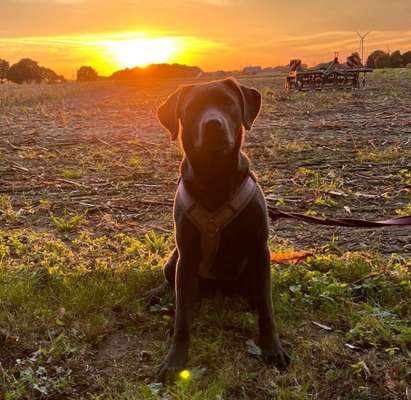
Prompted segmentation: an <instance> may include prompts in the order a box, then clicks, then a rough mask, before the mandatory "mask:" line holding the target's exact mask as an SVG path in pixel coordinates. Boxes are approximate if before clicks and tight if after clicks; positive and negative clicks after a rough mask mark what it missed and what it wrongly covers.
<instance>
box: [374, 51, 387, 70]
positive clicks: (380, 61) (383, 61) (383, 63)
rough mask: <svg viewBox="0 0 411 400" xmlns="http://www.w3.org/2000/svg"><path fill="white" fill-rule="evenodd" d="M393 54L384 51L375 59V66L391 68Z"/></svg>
mask: <svg viewBox="0 0 411 400" xmlns="http://www.w3.org/2000/svg"><path fill="white" fill-rule="evenodd" d="M390 67H391V56H390V55H389V54H388V53H383V54H380V55H379V56H377V58H376V59H375V68H390Z"/></svg>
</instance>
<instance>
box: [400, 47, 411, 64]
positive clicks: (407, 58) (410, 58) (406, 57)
mask: <svg viewBox="0 0 411 400" xmlns="http://www.w3.org/2000/svg"><path fill="white" fill-rule="evenodd" d="M402 59H403V61H404V65H408V64H411V50H410V51H407V52H406V53H404V54H403V55H402Z"/></svg>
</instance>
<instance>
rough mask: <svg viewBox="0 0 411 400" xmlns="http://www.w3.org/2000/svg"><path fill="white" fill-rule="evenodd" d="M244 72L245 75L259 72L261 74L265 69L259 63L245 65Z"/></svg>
mask: <svg viewBox="0 0 411 400" xmlns="http://www.w3.org/2000/svg"><path fill="white" fill-rule="evenodd" d="M242 72H243V74H244V75H257V74H261V73H262V72H263V69H262V68H261V67H260V66H259V65H258V66H250V67H244V68H243V71H242Z"/></svg>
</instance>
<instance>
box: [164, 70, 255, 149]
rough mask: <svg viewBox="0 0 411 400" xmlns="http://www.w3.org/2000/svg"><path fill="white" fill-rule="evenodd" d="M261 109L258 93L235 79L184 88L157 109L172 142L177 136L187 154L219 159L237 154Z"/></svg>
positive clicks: (179, 89)
mask: <svg viewBox="0 0 411 400" xmlns="http://www.w3.org/2000/svg"><path fill="white" fill-rule="evenodd" d="M260 107H261V95H260V93H259V92H258V91H257V90H255V89H251V88H248V87H245V86H243V85H240V84H239V83H237V81H235V80H234V79H231V78H229V79H223V80H217V81H212V82H209V83H202V84H195V85H185V86H181V87H180V88H178V89H177V90H176V91H175V92H174V93H172V94H171V95H170V96H169V97H168V98H167V100H166V101H165V102H164V103H162V104H161V105H160V107H159V109H158V112H157V116H158V119H159V120H160V122H161V124H162V125H163V126H164V127H165V128H166V129H167V130H168V131H169V132H170V135H171V138H172V139H173V140H175V139H176V138H177V137H178V136H179V134H180V135H181V142H182V145H183V148H184V150H185V152H186V154H187V155H188V156H189V157H190V155H193V154H194V155H200V156H204V155H209V156H211V157H218V156H219V155H227V154H229V153H231V152H233V151H235V150H238V149H239V148H240V145H241V139H242V132H243V127H244V128H245V129H247V130H249V129H251V126H252V124H253V122H254V120H255V118H256V117H257V115H258V113H259V111H260Z"/></svg>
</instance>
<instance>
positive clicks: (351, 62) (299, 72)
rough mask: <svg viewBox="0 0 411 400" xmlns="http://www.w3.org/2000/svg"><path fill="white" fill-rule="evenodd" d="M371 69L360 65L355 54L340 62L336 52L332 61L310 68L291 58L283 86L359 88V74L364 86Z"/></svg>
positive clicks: (295, 88)
mask: <svg viewBox="0 0 411 400" xmlns="http://www.w3.org/2000/svg"><path fill="white" fill-rule="evenodd" d="M372 71H373V70H372V69H370V68H365V67H364V66H363V65H362V63H361V59H360V57H359V56H358V55H357V54H353V55H351V56H349V57H347V62H346V63H345V64H340V62H339V60H338V53H336V54H335V57H334V60H333V61H331V62H329V63H324V64H320V65H318V66H317V67H315V68H312V69H304V68H303V67H302V63H301V60H291V62H290V71H289V72H288V75H287V78H286V83H285V86H286V89H287V90H292V89H294V90H298V91H301V90H323V89H359V88H360V86H361V82H360V81H361V79H360V74H363V78H362V86H365V75H366V74H367V73H368V72H372Z"/></svg>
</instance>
